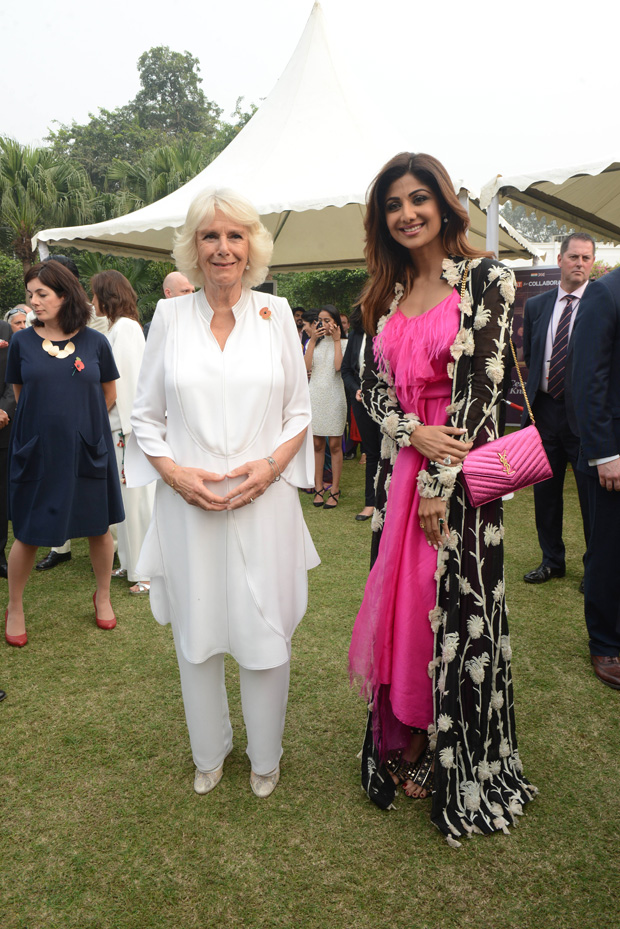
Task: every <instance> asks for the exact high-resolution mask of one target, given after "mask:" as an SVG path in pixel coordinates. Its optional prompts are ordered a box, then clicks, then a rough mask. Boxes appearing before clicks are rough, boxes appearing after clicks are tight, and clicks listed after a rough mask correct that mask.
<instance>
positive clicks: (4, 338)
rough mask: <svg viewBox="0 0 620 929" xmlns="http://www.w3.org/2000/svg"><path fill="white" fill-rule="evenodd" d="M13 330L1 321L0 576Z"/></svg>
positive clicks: (11, 398)
mask: <svg viewBox="0 0 620 929" xmlns="http://www.w3.org/2000/svg"><path fill="white" fill-rule="evenodd" d="M12 335H13V330H12V329H11V326H10V324H9V323H5V322H0V577H6V576H7V568H6V551H5V549H6V543H7V538H8V534H9V523H8V517H7V457H8V453H9V438H10V435H11V420H12V419H13V416H14V415H15V395H14V393H13V385H12V384H7V383H6V382H5V380H4V377H5V374H6V359H7V355H8V353H9V342H10V340H11V336H12Z"/></svg>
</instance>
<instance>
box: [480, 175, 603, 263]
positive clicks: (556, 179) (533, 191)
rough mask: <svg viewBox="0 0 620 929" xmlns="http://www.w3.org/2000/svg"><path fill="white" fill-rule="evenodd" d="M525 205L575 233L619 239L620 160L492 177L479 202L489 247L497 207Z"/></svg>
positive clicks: (491, 242) (491, 247)
mask: <svg viewBox="0 0 620 929" xmlns="http://www.w3.org/2000/svg"><path fill="white" fill-rule="evenodd" d="M506 200H510V201H511V202H512V203H513V204H523V206H526V207H528V208H529V209H530V210H534V211H535V212H536V215H537V216H539V217H541V216H545V217H546V219H547V222H550V221H551V220H553V219H555V220H556V221H557V222H558V223H566V224H568V225H569V226H570V227H572V228H574V229H575V231H576V232H589V233H590V234H591V235H593V236H595V237H596V238H598V239H600V240H602V241H604V242H620V162H617V161H613V162H610V161H599V162H596V163H595V164H589V165H578V166H576V167H572V168H555V169H552V170H549V171H540V172H535V173H531V174H522V175H515V176H514V177H502V175H501V174H500V175H497V177H494V178H492V180H490V181H489V182H488V183H487V184H485V186H484V187H483V188H482V192H481V194H480V206H481V207H482V208H483V209H485V210H487V215H488V218H489V222H488V226H487V248H489V249H494V246H495V242H496V239H494V238H493V236H494V235H495V234H496V230H497V220H498V218H499V205H500V203H505V201H506Z"/></svg>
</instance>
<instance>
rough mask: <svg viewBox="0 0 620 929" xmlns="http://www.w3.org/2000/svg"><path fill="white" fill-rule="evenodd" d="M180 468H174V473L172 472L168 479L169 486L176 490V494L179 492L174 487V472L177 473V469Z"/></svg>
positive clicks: (176, 465) (176, 466)
mask: <svg viewBox="0 0 620 929" xmlns="http://www.w3.org/2000/svg"><path fill="white" fill-rule="evenodd" d="M178 467H179V466H178V464H175V466H174V468H173V469H172V471H171V472H170V474H169V475H168V478H169V480H168V484H169V486H170V487H172V489H173V490H174V492H175V494H176V493H178V490H177V489H176V487H175V486H174V478H173V476H172V475H173V474H174V472H175V471H176V469H177V468H178Z"/></svg>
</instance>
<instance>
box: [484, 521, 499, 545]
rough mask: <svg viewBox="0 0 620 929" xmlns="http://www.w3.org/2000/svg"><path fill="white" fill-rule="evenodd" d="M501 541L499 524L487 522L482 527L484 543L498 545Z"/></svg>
mask: <svg viewBox="0 0 620 929" xmlns="http://www.w3.org/2000/svg"><path fill="white" fill-rule="evenodd" d="M501 541H502V535H501V532H500V528H499V526H493V525H492V524H491V523H487V524H486V526H485V527H484V544H485V545H487V546H488V545H499V543H500V542H501Z"/></svg>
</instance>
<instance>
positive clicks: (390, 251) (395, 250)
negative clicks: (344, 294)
mask: <svg viewBox="0 0 620 929" xmlns="http://www.w3.org/2000/svg"><path fill="white" fill-rule="evenodd" d="M405 174H413V175H415V177H416V178H418V180H420V181H421V182H422V183H423V184H425V185H426V186H427V187H428V188H429V189H430V190H432V192H433V193H434V194H435V196H436V197H437V201H438V203H439V208H440V210H441V213H442V215H443V216H445V217H446V218H447V220H448V221H447V222H446V223H442V227H441V238H442V244H443V247H444V250H445V251H446V253H447V254H448V255H453V256H454V257H458V258H481V257H488V258H492V257H493V253H492V252H480V251H478V249H476V248H473V247H472V246H471V245H470V243H469V241H468V240H467V234H466V233H467V230H468V229H469V225H470V221H469V216H468V215H467V210H465V208H464V207H463V206H461V203H460V201H459V199H458V197H457V196H456V194H455V193H454V186H453V184H452V181H451V180H450V176H449V174H448V172H447V171H446V169H445V168H444V166H443V165H442V164H441V162H439V161H437V159H436V158H433V156H432V155H425V154H423V153H421V152H419V153H418V154H415V153H413V152H401V153H400V154H399V155H395V156H394V158H391V159H390V161H388V163H387V164H386V165H384V166H383V167H382V168H381V170H380V171H379V173H378V174H377V176H376V177H375V179H374V181H373V182H372V184H371V185H370V187H369V189H368V196H367V198H366V199H367V204H366V217H365V219H364V227H365V230H366V247H365V249H364V254H365V256H366V264H367V265H368V273H369V275H370V278H369V280H368V282H367V284H366V285H365V287H364V289H363V291H362V295H361V298H360V302H361V303H362V305H363V311H362V312H363V317H364V328H365V329H366V331H367V332H368V333H370V334H371V335H373V334H374V333H375V332H376V329H377V322H378V321H379V319H380V318H381V317H382V316H383V315H384V314H385V313H386V312H387V309H388V307H389V305H390V303H391V302H392V299H393V296H394V285H395V284H396V283H400V284H402V285H403V287H404V288H405V294H408V293H409V292H410V291H411V288H412V287H413V282H414V280H415V276H416V273H415V267H414V265H413V263H412V261H411V256H410V254H409V250H408V249H406V248H405V247H404V246H403V245H400V244H399V243H398V242H396V241H395V240H394V239H393V238H392V236H391V234H390V232H389V230H388V227H387V223H386V220H385V201H386V197H387V192H388V190H389V188H390V187H391V185H392V184H393V183H394V181H397V180H398V179H399V178H401V177H403V175H405Z"/></svg>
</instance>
